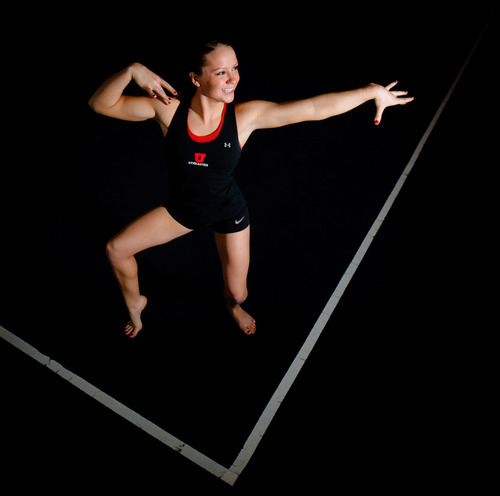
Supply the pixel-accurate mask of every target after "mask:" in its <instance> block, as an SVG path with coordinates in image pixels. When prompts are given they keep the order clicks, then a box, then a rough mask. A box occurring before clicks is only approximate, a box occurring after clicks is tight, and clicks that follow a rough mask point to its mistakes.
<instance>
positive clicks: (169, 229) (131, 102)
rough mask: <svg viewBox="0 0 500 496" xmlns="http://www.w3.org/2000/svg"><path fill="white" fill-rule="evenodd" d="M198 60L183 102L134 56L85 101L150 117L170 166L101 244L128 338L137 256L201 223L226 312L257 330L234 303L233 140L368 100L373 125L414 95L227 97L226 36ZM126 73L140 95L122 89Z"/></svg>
mask: <svg viewBox="0 0 500 496" xmlns="http://www.w3.org/2000/svg"><path fill="white" fill-rule="evenodd" d="M196 60H197V62H196V63H195V65H194V66H193V67H192V72H190V73H189V78H190V81H191V83H192V85H194V88H195V93H194V96H193V97H192V98H191V99H188V100H186V101H183V102H182V103H181V102H179V100H178V99H177V98H175V97H176V96H177V92H176V90H175V89H174V88H173V87H172V86H171V85H170V84H169V83H168V82H166V81H165V80H163V79H161V78H160V77H159V76H157V75H156V74H154V73H153V72H151V71H150V70H149V69H148V68H147V67H144V66H143V65H142V64H139V63H134V64H131V65H130V66H128V67H126V68H125V69H123V70H122V71H120V72H118V73H116V74H114V75H112V76H111V77H110V78H108V79H107V80H106V81H105V82H104V83H103V84H102V85H101V86H100V87H99V88H98V89H97V91H96V92H95V93H94V95H93V96H92V98H91V99H90V101H89V104H90V106H91V107H92V108H93V109H94V110H95V111H96V112H98V113H100V114H103V115H107V116H109V117H114V118H117V119H124V120H129V121H142V120H146V119H154V120H156V121H157V122H158V123H159V125H160V127H161V129H162V132H163V134H164V136H166V139H165V145H166V151H167V156H168V158H169V167H170V171H171V176H170V182H171V185H170V186H171V195H170V198H169V200H168V201H167V202H166V204H165V205H161V206H158V207H157V208H155V209H153V210H151V211H150V212H147V213H145V214H144V215H143V216H141V217H139V218H138V219H137V220H135V221H134V222H132V223H131V224H130V225H129V226H128V227H126V228H125V229H124V230H123V231H121V232H120V233H119V234H117V235H116V236H115V237H114V238H113V239H112V240H111V241H110V242H109V243H108V244H107V247H106V249H107V255H108V258H109V261H110V263H111V266H112V268H113V271H114V273H115V275H116V279H117V281H118V284H119V286H120V289H121V291H122V294H123V297H124V299H125V303H126V305H127V308H128V311H129V316H130V321H129V322H128V324H127V325H126V327H125V332H126V334H127V335H128V336H130V337H134V336H136V335H137V333H138V332H139V331H140V330H141V329H142V321H141V313H142V311H143V310H144V308H145V306H146V304H147V299H146V297H145V296H144V295H142V294H141V293H140V290H139V279H138V275H137V262H136V259H135V254H137V253H138V252H140V251H142V250H145V249H147V248H150V247H152V246H156V245H160V244H164V243H168V242H170V241H172V240H173V239H175V238H177V237H179V236H183V235H185V234H188V233H189V232H191V231H192V230H193V229H196V228H198V227H200V226H207V227H210V228H212V229H213V230H214V236H215V242H216V245H217V249H218V252H219V256H220V259H221V265H222V273H223V277H224V296H225V299H226V304H227V308H228V310H229V312H230V314H231V316H232V317H233V319H234V320H235V322H236V323H237V325H238V326H239V328H240V329H241V330H243V332H245V333H246V334H253V333H254V332H255V329H256V324H255V320H254V319H253V317H252V316H250V315H249V314H248V313H247V312H246V311H245V310H244V309H243V308H242V307H241V304H242V303H243V302H244V301H245V300H246V298H247V296H248V291H247V284H246V281H247V274H248V267H249V262H250V224H249V217H248V210H247V208H246V202H245V200H244V198H243V196H242V194H241V192H240V191H239V189H238V186H237V185H236V183H235V181H234V177H233V172H234V168H235V167H236V165H237V163H238V160H239V156H240V153H241V148H242V147H244V145H245V143H246V141H247V140H248V138H249V136H250V135H251V134H252V132H253V131H255V130H257V129H270V128H277V127H281V126H286V125H288V124H293V123H297V122H303V121H315V120H323V119H327V118H329V117H332V116H334V115H338V114H342V113H344V112H347V111H349V110H351V109H353V108H355V107H357V106H359V105H361V104H363V103H365V102H367V101H369V100H373V101H374V102H375V107H376V112H375V124H376V125H378V124H379V123H380V121H381V119H382V114H383V112H384V109H385V108H386V107H388V106H392V105H404V104H406V103H408V102H410V101H411V100H412V99H413V98H408V97H407V96H406V94H407V92H406V91H391V89H392V88H393V86H394V85H395V84H396V82H394V83H391V84H389V85H387V86H386V87H383V86H379V85H377V84H373V83H372V84H369V85H367V86H365V87H363V88H359V89H356V90H351V91H343V92H337V93H326V94H323V95H318V96H314V97H312V98H306V99H304V100H296V101H292V102H285V103H273V102H267V101H261V100H255V101H249V102H244V103H239V104H236V105H235V104H234V103H233V102H234V93H235V90H236V87H237V85H238V83H239V80H240V76H239V71H238V59H237V57H236V53H235V51H234V50H233V48H232V47H231V46H230V45H229V44H228V43H226V42H209V43H206V44H205V45H204V46H203V47H202V49H201V50H200V52H199V54H198V56H197V59H196ZM132 80H133V81H135V83H136V84H137V85H138V86H139V87H140V88H142V89H143V90H144V91H145V92H146V93H147V96H127V95H124V94H123V92H124V89H125V88H126V87H127V86H128V84H129V83H130V82H131V81H132ZM165 90H167V91H168V92H169V93H170V94H171V95H172V97H171V96H167V94H166V93H165ZM276 311H277V312H279V309H276Z"/></svg>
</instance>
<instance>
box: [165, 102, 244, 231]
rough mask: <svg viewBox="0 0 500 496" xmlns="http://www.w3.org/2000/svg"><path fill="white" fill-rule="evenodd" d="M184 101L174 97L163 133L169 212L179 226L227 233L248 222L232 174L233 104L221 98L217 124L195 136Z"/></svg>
mask: <svg viewBox="0 0 500 496" xmlns="http://www.w3.org/2000/svg"><path fill="white" fill-rule="evenodd" d="M188 114H189V105H188V104H184V103H183V102H181V103H180V105H179V108H178V109H177V111H176V113H175V115H174V117H173V119H172V122H171V124H170V127H169V129H168V134H167V136H166V138H165V154H166V157H167V165H168V168H169V179H170V183H171V184H170V192H171V193H170V194H171V196H170V199H169V201H168V203H167V205H166V207H167V210H168V211H169V212H170V215H172V217H173V218H174V219H175V220H177V221H178V222H179V223H180V224H182V225H183V226H186V227H189V228H190V229H195V228H197V227H202V226H207V227H212V228H213V230H214V231H215V232H218V233H222V234H228V233H234V232H239V231H243V230H244V229H246V228H247V227H248V225H249V224H250V218H249V213H248V208H247V203H246V201H245V198H244V197H243V194H242V193H241V191H240V190H239V188H238V185H237V184H236V181H235V179H234V170H235V168H236V166H237V165H238V162H239V160H240V157H241V147H240V144H239V141H238V129H237V126H236V116H235V110H234V104H232V103H230V104H226V103H225V104H224V108H223V110H222V117H221V121H220V124H219V126H218V127H217V129H216V130H215V131H214V132H213V133H212V134H210V135H208V136H197V135H195V134H194V133H193V132H192V131H191V130H190V128H189V123H188Z"/></svg>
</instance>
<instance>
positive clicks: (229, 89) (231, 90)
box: [222, 88, 234, 93]
mask: <svg viewBox="0 0 500 496" xmlns="http://www.w3.org/2000/svg"><path fill="white" fill-rule="evenodd" d="M222 91H223V92H224V93H233V92H234V88H225V89H223V90H222Z"/></svg>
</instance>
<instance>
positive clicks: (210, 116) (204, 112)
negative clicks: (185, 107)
mask: <svg viewBox="0 0 500 496" xmlns="http://www.w3.org/2000/svg"><path fill="white" fill-rule="evenodd" d="M190 108H191V109H192V110H193V111H194V112H196V113H197V114H198V115H199V117H200V118H201V120H202V121H203V122H204V123H209V122H210V121H212V120H217V119H220V116H221V114H222V110H223V108H224V102H218V101H217V100H214V99H213V98H208V97H206V96H205V95H202V94H201V92H200V90H197V91H196V93H195V94H194V96H193V98H192V99H191V106H190Z"/></svg>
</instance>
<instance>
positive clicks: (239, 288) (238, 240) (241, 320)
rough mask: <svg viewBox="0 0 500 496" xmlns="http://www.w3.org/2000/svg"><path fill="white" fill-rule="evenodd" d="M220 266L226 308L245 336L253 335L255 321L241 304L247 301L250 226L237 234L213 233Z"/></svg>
mask: <svg viewBox="0 0 500 496" xmlns="http://www.w3.org/2000/svg"><path fill="white" fill-rule="evenodd" d="M215 241H216V243H217V249H218V251H219V256H220V260H221V264H222V275H223V277H224V296H225V298H226V303H227V308H228V310H229V313H230V314H231V316H232V317H233V319H234V320H235V321H236V323H237V324H238V326H239V328H240V329H241V330H242V331H243V332H244V333H245V334H254V333H255V330H256V324H255V320H254V319H253V318H252V316H251V315H249V314H248V313H247V312H246V311H245V310H243V308H241V304H242V303H243V302H244V301H245V300H246V299H247V296H248V290H247V275H248V268H249V266H250V226H248V227H247V228H246V229H245V230H243V231H241V232H238V233H231V234H220V233H215Z"/></svg>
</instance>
